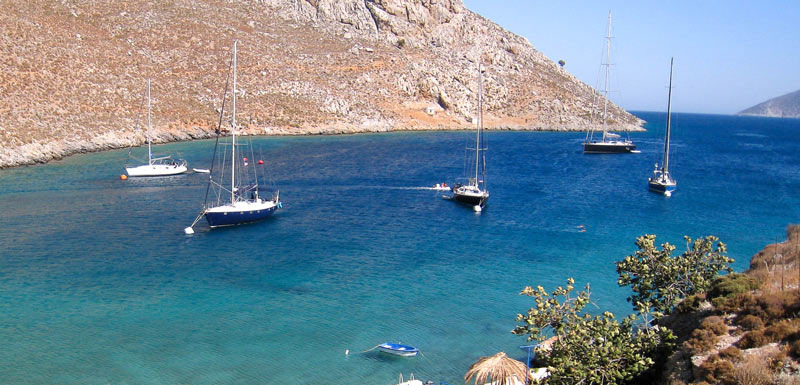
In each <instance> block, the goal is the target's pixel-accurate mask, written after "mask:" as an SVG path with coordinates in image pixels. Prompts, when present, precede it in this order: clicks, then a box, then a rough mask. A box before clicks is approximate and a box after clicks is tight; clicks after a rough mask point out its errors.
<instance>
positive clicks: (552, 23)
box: [464, 0, 800, 114]
mask: <svg viewBox="0 0 800 385" xmlns="http://www.w3.org/2000/svg"><path fill="white" fill-rule="evenodd" d="M464 3H465V5H466V6H467V8H469V9H470V10H472V11H474V12H477V13H479V14H481V15H483V16H484V17H487V18H489V19H490V20H492V21H494V22H495V23H497V24H499V25H500V26H502V27H503V28H505V29H507V30H510V31H511V32H513V33H515V34H517V35H521V36H524V37H526V38H527V39H528V40H529V41H530V42H531V44H532V45H533V46H534V47H535V48H536V49H538V50H539V51H541V52H542V53H544V54H545V55H546V56H547V57H549V58H550V59H552V60H553V61H556V62H557V61H558V60H562V59H563V60H564V61H566V66H565V68H566V69H567V70H569V71H570V72H571V73H572V74H573V75H575V76H577V77H578V78H579V79H581V80H583V81H584V82H585V83H587V84H589V85H590V86H593V87H598V86H600V87H599V88H602V84H600V83H598V80H599V76H600V61H601V52H602V49H603V44H604V37H605V34H606V24H607V20H608V11H609V10H611V11H612V13H613V19H614V21H613V37H614V39H613V40H612V53H611V55H612V58H611V62H612V63H613V64H614V66H613V67H611V68H612V75H613V76H612V84H611V87H610V89H611V90H612V91H613V92H612V93H611V94H610V95H609V97H610V98H611V100H613V101H614V102H616V103H618V104H620V105H621V106H622V107H624V108H626V109H629V110H644V111H663V110H666V104H667V101H666V96H667V91H666V88H667V84H668V82H669V59H670V57H675V74H674V80H673V104H672V106H673V110H674V111H677V112H702V113H715V114H733V113H736V112H739V111H741V110H743V109H745V108H748V107H750V106H753V105H755V104H758V103H761V102H763V101H765V100H768V99H771V98H773V97H776V96H780V95H783V94H786V93H789V92H793V91H797V90H798V89H800V1H797V0H786V1H763V2H762V1H739V0H730V1H721V0H708V1H704V0H701V1H684V0H676V1H667V0H661V1H651V0H642V1H609V0H601V1H569V0H566V1H559V0H548V1H540V0H495V1H492V0H464Z"/></svg>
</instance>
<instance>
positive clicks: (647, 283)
mask: <svg viewBox="0 0 800 385" xmlns="http://www.w3.org/2000/svg"><path fill="white" fill-rule="evenodd" d="M684 239H685V240H686V248H687V250H686V251H685V252H684V253H683V254H681V255H680V256H677V257H673V256H672V253H673V252H674V251H675V246H673V245H671V244H669V243H664V244H662V245H661V249H658V248H657V247H656V245H655V242H656V236H655V235H650V234H646V235H644V236H641V237H639V238H637V239H636V246H637V247H638V248H639V250H638V251H636V252H635V253H634V254H633V255H629V256H627V257H625V259H624V260H622V261H619V262H617V263H616V265H617V273H618V274H619V279H618V280H617V283H618V284H619V285H620V286H630V287H631V290H633V295H632V296H630V297H628V301H630V302H631V303H633V306H634V309H636V310H637V311H640V312H648V311H650V310H653V314H654V316H656V317H660V316H662V315H664V314H668V313H671V312H672V310H673V309H674V308H675V306H676V305H677V304H678V303H679V302H680V301H681V300H682V299H683V298H686V297H688V296H691V295H693V294H696V293H699V292H703V291H705V290H707V289H708V288H709V287H710V285H711V283H712V282H713V280H714V278H715V277H716V276H717V274H718V273H719V272H720V271H727V272H731V271H732V270H731V268H730V264H731V263H732V262H733V259H732V258H729V257H728V256H726V255H725V252H726V247H725V244H724V243H722V242H719V239H718V238H717V237H715V236H712V235H709V236H706V237H702V238H698V239H696V240H694V241H693V240H692V239H691V238H689V237H684Z"/></svg>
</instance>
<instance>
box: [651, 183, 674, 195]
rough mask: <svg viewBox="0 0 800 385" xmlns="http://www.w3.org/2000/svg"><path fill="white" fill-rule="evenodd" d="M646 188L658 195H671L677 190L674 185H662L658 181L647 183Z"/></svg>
mask: <svg viewBox="0 0 800 385" xmlns="http://www.w3.org/2000/svg"><path fill="white" fill-rule="evenodd" d="M647 188H648V189H649V190H650V191H652V192H656V193H659V194H672V192H674V191H675V190H676V189H677V186H676V185H675V183H674V182H673V183H669V182H667V183H664V182H660V181H650V182H648V183H647Z"/></svg>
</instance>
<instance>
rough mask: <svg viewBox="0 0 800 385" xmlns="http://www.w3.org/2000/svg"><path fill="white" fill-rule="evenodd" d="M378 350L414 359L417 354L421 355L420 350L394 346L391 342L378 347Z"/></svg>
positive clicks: (406, 346)
mask: <svg viewBox="0 0 800 385" xmlns="http://www.w3.org/2000/svg"><path fill="white" fill-rule="evenodd" d="M378 349H379V350H380V351H382V352H384V353H389V354H394V355H397V356H403V357H413V356H416V355H417V353H419V349H417V348H415V347H413V346H408V345H401V344H393V343H390V342H384V343H382V344H380V345H378Z"/></svg>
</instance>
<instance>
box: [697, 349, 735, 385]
mask: <svg viewBox="0 0 800 385" xmlns="http://www.w3.org/2000/svg"><path fill="white" fill-rule="evenodd" d="M733 370H734V368H733V364H732V363H731V362H730V361H728V360H724V359H721V358H719V357H718V356H711V357H709V358H708V359H707V360H706V362H703V364H701V365H700V374H701V375H702V376H703V377H704V378H705V380H706V381H708V382H710V383H712V384H715V383H720V382H722V383H731V382H732V381H731V380H732V379H733Z"/></svg>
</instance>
